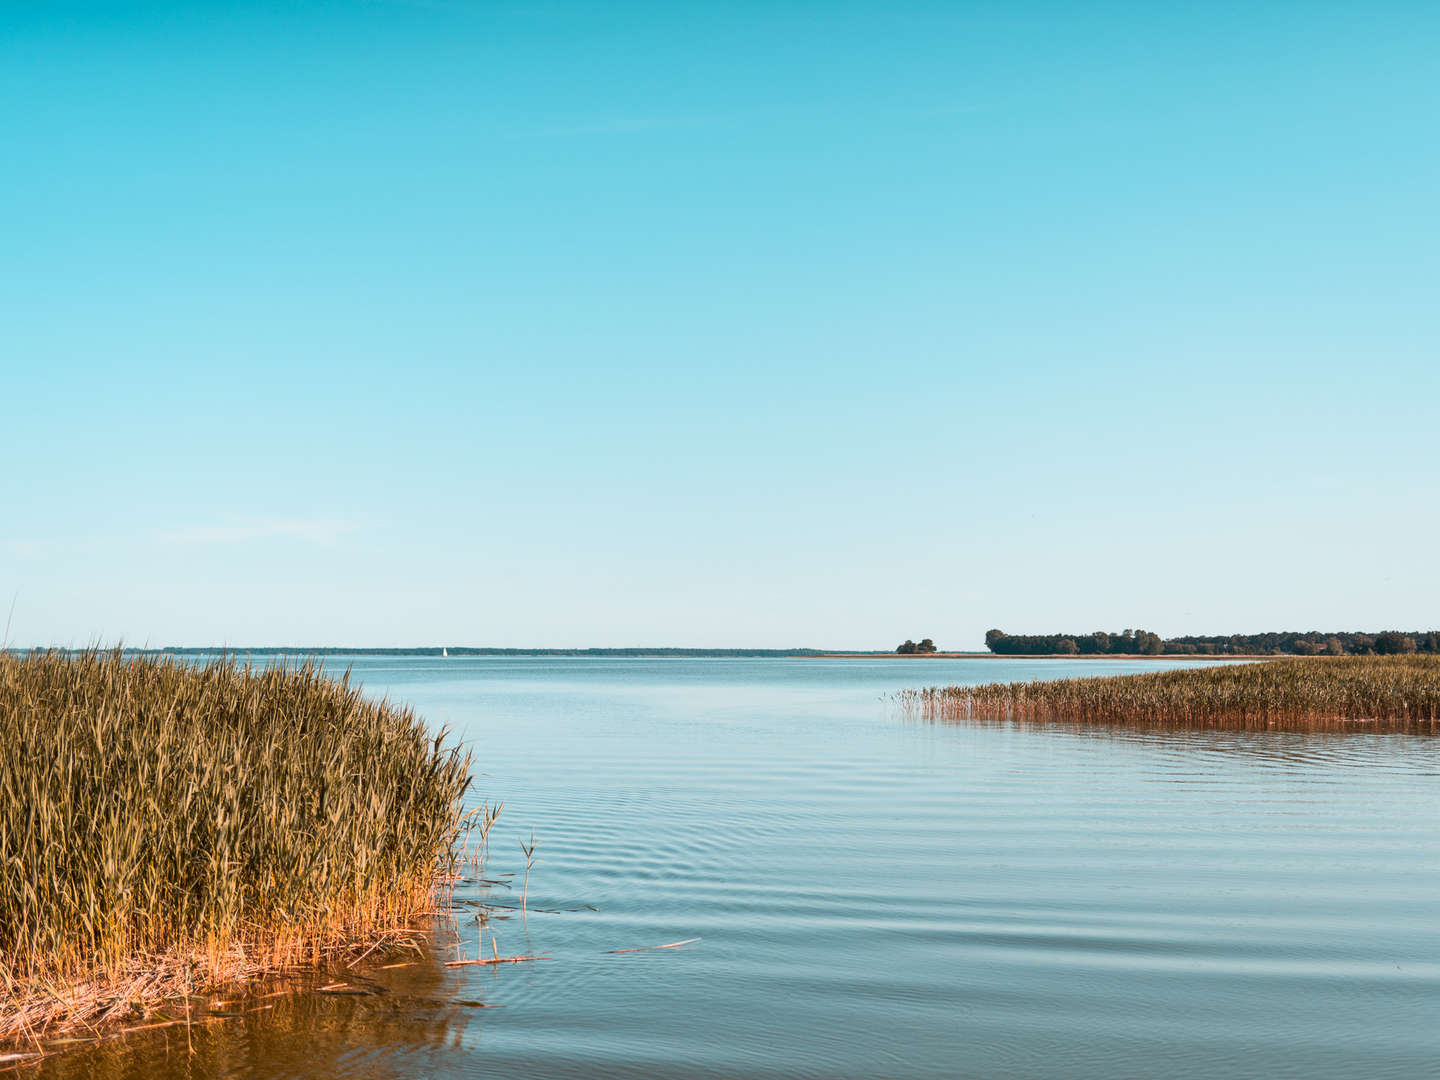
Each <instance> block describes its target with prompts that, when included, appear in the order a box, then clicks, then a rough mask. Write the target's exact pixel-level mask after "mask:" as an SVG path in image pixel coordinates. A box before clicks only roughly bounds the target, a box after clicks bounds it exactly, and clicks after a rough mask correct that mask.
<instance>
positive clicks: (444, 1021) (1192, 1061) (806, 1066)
mask: <svg viewBox="0 0 1440 1080" xmlns="http://www.w3.org/2000/svg"><path fill="white" fill-rule="evenodd" d="M354 663H355V671H356V674H357V676H358V677H359V678H360V679H361V680H363V682H364V684H365V686H366V687H367V689H368V690H370V691H372V692H374V693H376V694H384V693H388V694H390V695H391V696H392V697H394V698H395V699H398V700H404V701H407V702H411V703H413V704H414V705H415V706H416V707H417V709H418V710H419V711H420V712H421V713H422V714H423V715H424V716H426V717H427V718H428V719H429V720H431V721H432V722H434V723H444V724H449V725H451V726H452V727H453V728H454V730H455V731H456V733H457V734H458V735H459V736H460V737H462V738H464V739H465V740H466V741H468V742H470V743H471V744H472V745H473V747H474V750H475V753H476V759H477V769H478V772H479V776H478V788H477V795H478V796H481V797H484V798H487V799H489V800H491V801H494V800H496V799H504V801H505V810H504V813H503V815H502V818H501V822H500V824H499V825H497V826H496V828H495V831H494V833H492V841H491V847H492V853H491V857H490V864H489V867H488V872H489V873H490V874H491V875H492V876H495V875H499V874H502V873H515V874H516V875H517V876H516V877H515V878H513V879H507V880H510V881H511V882H513V884H512V887H511V888H509V889H506V888H503V887H490V888H483V887H480V886H476V885H472V886H467V887H465V888H462V889H461V890H460V892H459V893H457V896H459V897H460V898H461V899H487V900H489V901H491V902H494V903H498V904H516V903H518V901H519V891H520V888H521V880H522V876H523V870H524V857H523V856H522V854H521V852H520V849H519V843H520V841H521V840H522V839H526V840H528V838H529V836H530V833H531V830H532V829H533V831H534V837H535V840H536V842H537V849H536V852H535V855H536V857H537V858H538V859H539V860H540V862H539V863H538V864H537V865H536V866H535V867H534V869H533V870H532V873H531V878H530V887H529V905H530V907H531V908H532V909H533V910H531V911H530V913H529V914H528V916H527V917H526V918H524V919H522V918H521V917H520V916H519V914H518V913H513V914H511V915H510V917H509V918H501V919H497V920H495V921H493V922H492V923H491V924H490V928H491V929H492V930H493V931H494V932H495V933H496V934H497V935H498V943H499V948H500V951H501V953H502V954H507V955H509V954H539V955H544V956H548V957H551V958H552V959H550V960H546V961H541V962H537V963H534V964H529V965H508V966H504V967H498V968H488V969H475V968H470V969H446V968H443V967H441V966H439V964H438V962H427V963H424V964H420V965H417V966H414V967H409V968H401V969H394V970H391V971H382V972H375V973H373V975H372V978H373V979H374V981H375V983H376V984H377V986H378V987H380V988H382V989H384V990H385V991H386V992H385V993H382V994H378V995H375V996H366V997H320V998H317V997H313V996H309V997H304V998H299V999H278V1000H277V1001H276V1002H275V1003H274V1006H273V1007H272V1008H269V1009H266V1010H265V1011H262V1012H257V1013H254V1014H250V1015H248V1016H247V1017H245V1018H243V1019H237V1020H230V1021H216V1022H212V1023H211V1024H209V1025H206V1026H205V1027H204V1028H203V1029H201V1028H197V1029H195V1030H194V1031H192V1032H191V1033H190V1035H189V1037H188V1045H187V1036H186V1035H185V1034H184V1032H183V1029H180V1030H179V1031H178V1033H177V1029H168V1030H165V1031H161V1032H154V1033H144V1034H138V1035H133V1036H130V1037H128V1038H127V1039H126V1040H125V1041H124V1042H123V1043H119V1044H110V1045H107V1046H105V1047H103V1048H102V1049H100V1050H98V1051H97V1050H85V1049H77V1050H74V1051H71V1052H68V1053H65V1054H62V1055H60V1056H58V1057H56V1058H54V1059H52V1060H51V1061H50V1062H49V1063H48V1064H47V1065H46V1066H45V1067H44V1068H42V1069H41V1070H40V1072H41V1073H43V1074H46V1075H52V1076H63V1077H72V1076H74V1077H78V1076H86V1077H88V1076H136V1077H151V1076H156V1077H182V1076H183V1077H222V1076H223V1077H230V1076H235V1077H321V1076H337V1075H344V1076H347V1077H356V1078H360V1080H379V1078H388V1077H397V1078H398V1077H436V1078H440V1077H479V1076H516V1077H554V1078H566V1077H576V1078H580V1077H587V1078H596V1077H634V1076H647V1077H650V1076H662V1077H675V1078H696V1080H698V1078H702V1077H703V1078H729V1077H746V1078H758V1077H766V1078H769V1077H777V1078H778V1077H787V1078H789V1077H856V1078H859V1077H866V1078H870V1077H877V1076H884V1077H896V1078H900V1077H906V1078H909V1077H916V1078H918V1077H985V1078H1022V1077H1024V1078H1049V1077H1055V1078H1061V1077H1064V1078H1067V1080H1084V1078H1097V1080H1098V1078H1105V1080H1113V1078H1117V1077H1156V1076H1164V1077H1170V1078H1183V1077H1196V1078H1198V1077H1206V1078H1214V1077H1256V1078H1259V1077H1265V1078H1273V1077H1304V1078H1307V1080H1317V1078H1325V1077H1346V1078H1352V1077H1367V1078H1375V1077H1405V1078H1412V1077H1417V1076H1422V1075H1435V1074H1436V1073H1437V1071H1440V1025H1437V1023H1436V1021H1435V1015H1436V1009H1437V1007H1440V858H1437V856H1440V840H1437V839H1436V833H1435V828H1434V822H1435V820H1436V813H1437V811H1440V794H1437V793H1440V782H1437V774H1440V741H1436V740H1432V739H1426V738H1422V737H1406V736H1372V735H1350V736H1335V735H1316V736H1307V735H1283V734H1276V735H1264V734H1247V733H1198V732H1194V733H1175V732H1163V733H1140V732H1134V731H1123V730H1093V731H1086V732H1076V731H1073V730H1069V729H1058V728H1050V729H1047V728H1029V727H1027V728H1017V727H1012V726H1003V725H1002V726H964V725H946V724H932V723H925V722H919V721H915V720H910V719H906V718H905V717H903V716H901V715H899V714H897V713H896V712H895V711H894V709H893V708H891V707H889V706H887V705H886V704H885V702H884V701H883V700H882V699H883V698H884V696H885V695H887V694H888V693H890V692H893V691H894V690H897V689H900V688H901V687H905V686H916V685H922V684H928V683H935V682H970V681H989V680H991V679H996V678H1004V679H1019V678H1034V677H1051V676H1055V677H1058V676H1066V675H1074V674H1092V673H1095V672H1096V671H1102V672H1106V673H1120V672H1124V671H1132V670H1154V669H1155V668H1156V667H1159V666H1164V665H1163V664H1161V663H1159V662H1154V661H1133V662H1130V661H1099V662H1085V661H1055V660H1035V661H1024V660H938V659H937V660H929V659H926V660H892V659H876V660H843V661H841V660H789V659H784V660H770V659H764V660H756V659H737V660H731V659H725V660H716V659H684V660H672V659H666V660H643V659H623V660H601V659H589V658H578V659H577V658H555V659H510V658H506V659H491V658H477V659H469V658H466V659H460V658H452V659H449V660H444V661H442V660H437V659H428V658H386V659H371V658H360V659H357V660H356V661H355V662H354ZM343 665H344V661H338V662H336V666H342V667H343ZM502 914H505V913H502ZM459 929H460V932H461V934H462V937H464V938H465V939H466V947H467V948H468V952H469V955H471V956H473V955H474V954H475V942H474V935H475V931H476V928H475V924H474V923H473V922H463V921H462V923H461V924H460V926H459ZM693 937H699V938H701V940H700V942H698V943H696V944H694V945H691V946H687V947H684V948H681V949H674V950H658V951H649V952H636V953H628V954H621V955H607V951H608V950H614V949H623V948H632V947H637V946H647V945H658V944H662V943H668V942H673V941H677V940H680V939H684V938H693ZM486 941H487V946H486V948H487V952H488V950H489V945H488V942H489V931H487V934H486ZM447 955H448V954H447ZM478 1004H485V1005H499V1006H503V1008H493V1009H480V1008H477V1007H476V1005H478Z"/></svg>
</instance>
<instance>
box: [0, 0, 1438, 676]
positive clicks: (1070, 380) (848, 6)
mask: <svg viewBox="0 0 1440 1080" xmlns="http://www.w3.org/2000/svg"><path fill="white" fill-rule="evenodd" d="M1437 54H1440V7H1437V6H1435V5H1431V4H1424V3H1419V2H1406V3H1396V2H1388V3H1387V2H1383V0H1381V2H1374V3H1367V4H1355V3H1348V2H1347V3H1324V2H1315V3H1294V2H1285V3H1278V2H1274V3H1263V2H1262V3H1256V2H1247V3H1235V4H1225V3H1217V4H1206V5H1181V4H1141V3H1104V2H1098V0H1097V2H1096V3H1090V4H1075V3H1068V2H1067V3H1034V2H1024V0H1013V2H1003V3H984V4H982V3H963V2H960V0H952V2H949V3H907V2H904V0H887V2H884V3H880V2H872V3H843V2H834V3H789V2H785V0H769V2H765V3H745V2H736V3H729V4H723V5H717V4H699V3H681V2H674V0H671V2H665V3H626V2H623V0H622V2H613V3H605V4H593V3H563V2H558V0H556V2H548V3H547V2H537V3H518V2H517V3H467V2H460V0H450V2H447V0H412V2H351V3H338V2H335V3H303V2H290V3H284V4H280V3H276V4H264V5H261V4H255V5H236V4H223V5H220V4H216V5H207V4H203V3H198V2H197V3H190V4H184V5H179V4H176V5H141V4H123V3H105V4H91V5H82V4H69V3H63V2H60V3H45V4H38V3H37V4H6V5H4V6H3V7H0V102H3V104H0V133H3V138H0V236H3V239H0V453H3V455H4V458H5V468H4V469H3V470H0V608H3V609H4V611H5V613H8V612H9V609H10V608H11V606H12V604H13V616H11V619H10V629H9V632H8V638H9V642H10V644H11V645H21V646H28V645H37V644H38V645H52V644H54V645H83V644H87V643H91V642H104V643H112V642H115V641H121V640H123V641H124V642H126V643H128V644H132V645H143V644H148V645H151V646H160V645H211V644H217V643H226V644H230V645H234V646H245V645H265V644H292V645H355V646H416V645H438V644H450V645H483V646H514V647H526V646H549V647H574V646H631V645H671V646H691V647H725V646H734V647H745V646H749V647H780V648H784V647H793V646H814V647H821V648H867V649H869V648H873V649H887V648H892V647H893V646H894V645H895V644H896V643H898V642H899V641H901V640H903V639H905V638H907V637H910V638H915V639H917V640H918V639H919V638H920V637H931V638H934V640H935V641H936V642H937V643H938V644H939V645H940V646H941V647H942V648H955V649H963V648H973V647H979V646H981V644H982V639H983V635H984V632H985V630H986V629H988V628H990V627H999V628H1001V629H1004V630H1006V631H1007V632H1010V633H1027V632H1033V633H1040V632H1051V631H1075V632H1086V631H1089V630H1092V629H1095V628H1104V629H1111V630H1119V629H1124V628H1128V627H1143V628H1146V629H1151V630H1154V631H1157V632H1159V633H1161V634H1164V635H1170V634H1184V633H1232V632H1256V631H1262V630H1279V629H1312V628H1314V629H1323V630H1336V629H1357V630H1378V629H1385V628H1389V627H1399V628H1403V629H1421V628H1424V629H1428V628H1431V627H1434V626H1436V625H1440V560H1437V559H1435V557H1434V555H1433V547H1434V543H1435V538H1436V536H1437V535H1440V483H1437V479H1436V465H1437V457H1440V455H1437V418H1440V371H1437V366H1440V302H1437V301H1440V297H1437V282H1440V214H1437V212H1436V208H1437V205H1440V140H1437V139H1436V138H1435V122H1436V117H1437V116H1440V79H1437V78H1436V77H1435V75H1436V69H1435V56H1436V55H1437Z"/></svg>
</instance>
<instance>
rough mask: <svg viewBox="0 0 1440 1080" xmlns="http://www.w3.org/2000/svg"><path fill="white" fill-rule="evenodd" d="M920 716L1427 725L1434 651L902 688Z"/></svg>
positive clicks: (1255, 725) (1316, 727) (1236, 725)
mask: <svg viewBox="0 0 1440 1080" xmlns="http://www.w3.org/2000/svg"><path fill="white" fill-rule="evenodd" d="M896 701H897V702H898V703H899V705H900V707H901V708H902V709H903V710H904V711H905V712H906V713H908V714H910V715H913V716H918V717H920V718H923V719H929V720H1007V721H1059V722H1065V723H1074V724H1123V725H1131V726H1140V727H1154V728H1168V727H1176V728H1213V729H1224V730H1245V731H1255V730H1281V731H1368V732H1376V731H1380V732H1413V733H1432V732H1436V731H1440V728H1437V724H1436V721H1437V717H1440V656H1356V657H1338V658H1315V659H1304V660H1273V661H1266V662H1263V663H1254V664H1241V665H1225V666H1221V667H1205V668H1199V669H1196V668H1188V669H1183V670H1178V671H1163V672H1155V673H1153V674H1144V675H1111V676H1100V677H1095V678H1080V679H1055V680H1046V681H1037V682H1016V683H988V684H985V685H982V686H944V687H930V688H929V689H922V690H903V691H901V692H900V693H899V694H897V695H896Z"/></svg>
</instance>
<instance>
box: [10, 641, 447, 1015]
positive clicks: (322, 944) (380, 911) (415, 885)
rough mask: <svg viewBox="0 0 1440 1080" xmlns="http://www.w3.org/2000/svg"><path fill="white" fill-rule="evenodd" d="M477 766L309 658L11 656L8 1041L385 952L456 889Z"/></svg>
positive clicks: (406, 715) (403, 713) (401, 712)
mask: <svg viewBox="0 0 1440 1080" xmlns="http://www.w3.org/2000/svg"><path fill="white" fill-rule="evenodd" d="M469 766H470V762H469V756H468V754H465V753H462V752H461V751H460V750H459V748H457V747H449V746H446V745H445V744H444V739H443V734H442V735H432V734H430V733H429V732H427V731H426V729H425V727H424V725H423V724H422V723H421V722H420V721H419V719H417V718H416V716H415V715H414V714H413V713H412V712H411V711H409V710H408V709H402V708H398V707H395V706H392V705H390V704H388V703H377V702H372V701H368V700H366V699H364V698H363V697H361V696H360V694H359V692H358V691H357V690H355V689H353V688H351V687H350V685H349V681H348V676H347V677H346V678H342V679H340V680H332V679H330V678H328V677H326V676H325V675H324V674H323V673H322V672H321V671H320V670H319V668H318V667H317V666H315V665H314V664H313V663H307V664H304V665H300V666H295V665H277V666H273V667H268V668H264V669H252V668H250V667H249V666H248V665H246V666H244V667H241V666H237V665H236V664H235V663H234V662H233V661H231V660H228V659H227V660H216V661H213V662H211V663H209V664H206V665H203V666H195V665H186V664H182V663H179V662H176V661H172V660H162V659H158V658H153V657H130V656H125V655H123V654H122V653H121V652H120V651H119V650H115V651H110V652H101V651H96V650H92V651H88V652H84V653H72V654H64V653H49V654H29V655H25V656H23V657H22V656H15V655H5V654H0V867H3V876H0V1036H5V1035H15V1034H17V1033H30V1034H33V1033H34V1032H35V1031H37V1030H40V1029H43V1028H45V1027H47V1026H52V1025H54V1024H56V1023H57V1022H64V1021H91V1020H94V1019H96V1018H104V1017H106V1016H113V1015H116V1014H117V1010H120V1009H131V1008H133V1007H134V1005H135V1004H136V1003H137V1002H138V1003H139V1004H141V1005H145V1004H150V1003H153V1002H154V1001H156V1000H158V999H159V998H162V997H164V996H167V995H178V994H187V993H191V992H195V991H198V990H200V989H204V988H209V987H214V986H216V985H220V984H224V983H228V982H232V981H235V980H238V979H243V978H246V977H249V976H253V975H257V974H262V973H266V972H273V971H275V970H277V969H278V968H281V967H284V966H288V965H295V964H308V963H313V962H315V961H316V960H318V959H320V958H322V957H323V956H325V955H326V954H327V953H328V952H330V951H331V950H334V949H338V948H345V947H348V946H351V945H354V944H356V943H357V942H360V941H366V940H377V939H378V936H380V935H383V934H384V933H385V932H386V931H387V930H389V929H393V928H395V927H397V926H400V925H403V924H404V923H405V922H406V920H408V919H409V918H411V917H412V916H414V915H415V914H417V913H418V912H421V911H424V910H426V909H427V908H429V907H432V906H433V895H434V893H435V891H436V889H437V888H441V887H443V883H444V882H445V881H446V880H447V879H448V878H450V877H452V876H453V874H454V871H455V866H456V863H455V860H456V858H457V854H456V852H457V848H456V840H457V838H458V836H459V834H460V832H461V830H462V828H463V825H464V823H465V820H466V819H465V817H464V815H462V813H461V804H462V799H463V796H464V794H465V792H466V790H467V788H468V786H469V783H470V779H469Z"/></svg>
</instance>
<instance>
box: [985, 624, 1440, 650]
mask: <svg viewBox="0 0 1440 1080" xmlns="http://www.w3.org/2000/svg"><path fill="white" fill-rule="evenodd" d="M985 645H986V647H987V648H989V650H990V651H991V652H993V653H998V654H1001V655H1005V656H1039V655H1045V654H1050V653H1058V654H1060V655H1062V656H1097V655H1107V656H1113V655H1140V656H1161V655H1200V656H1231V655H1238V654H1248V655H1257V654H1258V655H1266V656H1283V655H1290V656H1365V655H1369V654H1379V655H1390V654H1398V653H1413V652H1422V653H1440V630H1382V631H1380V632H1379V633H1375V634H1363V633H1358V632H1355V631H1350V630H1338V631H1335V632H1333V633H1324V632H1322V631H1320V630H1307V631H1304V632H1301V631H1298V630H1284V631H1276V632H1271V633H1268V634H1219V635H1213V636H1208V637H1207V636H1204V635H1195V634H1191V635H1187V636H1184V637H1173V638H1162V637H1160V635H1159V634H1152V633H1151V632H1150V631H1149V630H1124V631H1121V632H1120V633H1118V634H1114V633H1106V632H1105V631H1104V630H1096V631H1095V632H1093V633H1090V634H1007V633H1005V632H1004V631H1003V630H990V631H987V632H986V634H985Z"/></svg>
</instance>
